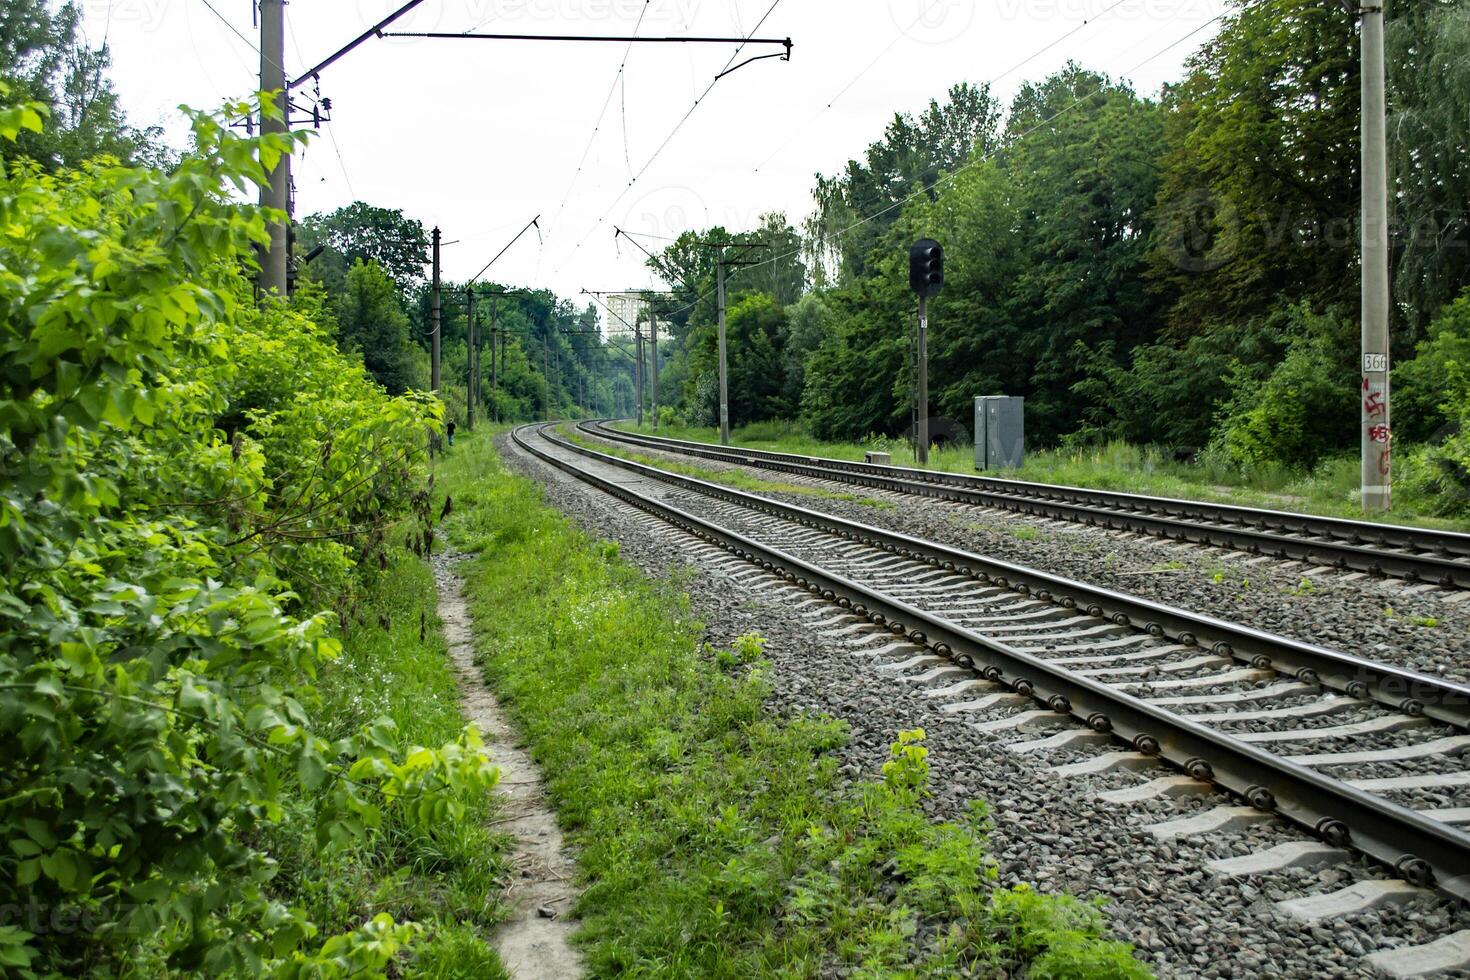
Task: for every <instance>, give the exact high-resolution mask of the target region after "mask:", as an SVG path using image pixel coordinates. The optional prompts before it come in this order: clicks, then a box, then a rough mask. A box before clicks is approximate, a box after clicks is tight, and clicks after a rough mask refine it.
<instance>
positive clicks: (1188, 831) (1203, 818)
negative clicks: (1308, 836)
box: [1147, 806, 1276, 840]
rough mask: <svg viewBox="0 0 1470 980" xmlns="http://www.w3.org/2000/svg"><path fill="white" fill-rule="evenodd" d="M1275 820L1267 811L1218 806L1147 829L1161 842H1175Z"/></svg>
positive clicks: (1251, 807) (1250, 807)
mask: <svg viewBox="0 0 1470 980" xmlns="http://www.w3.org/2000/svg"><path fill="white" fill-rule="evenodd" d="M1274 819H1276V818H1275V816H1274V815H1272V814H1270V813H1267V812H1266V811H1265V810H1257V809H1256V808H1255V807H1253V806H1217V807H1215V808H1213V809H1210V810H1206V811H1204V812H1203V813H1196V814H1193V815H1192V816H1188V817H1181V818H1179V819H1178V820H1166V821H1164V822H1163V823H1156V824H1154V825H1153V826H1151V827H1149V828H1147V829H1148V832H1149V833H1151V834H1153V835H1154V836H1155V837H1157V838H1158V839H1159V840H1173V839H1174V838H1176V837H1196V836H1198V835H1200V834H1214V833H1223V832H1228V831H1232V830H1245V829H1246V828H1247V827H1254V826H1255V825H1256V824H1262V823H1265V822H1267V821H1268V820H1274Z"/></svg>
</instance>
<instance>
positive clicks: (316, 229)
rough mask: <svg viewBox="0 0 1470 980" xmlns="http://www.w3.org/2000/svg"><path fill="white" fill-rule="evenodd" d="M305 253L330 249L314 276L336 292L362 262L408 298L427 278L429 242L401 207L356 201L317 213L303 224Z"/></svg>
mask: <svg viewBox="0 0 1470 980" xmlns="http://www.w3.org/2000/svg"><path fill="white" fill-rule="evenodd" d="M300 240H301V246H300V247H301V249H302V250H303V251H309V250H311V249H312V248H315V247H316V246H318V245H322V246H325V251H324V252H322V254H320V255H318V256H317V257H316V258H315V259H313V260H312V262H311V275H312V276H313V277H314V278H317V279H320V280H322V281H323V282H324V283H326V285H327V289H328V291H329V292H331V293H337V292H340V291H341V290H342V289H343V286H344V283H345V280H346V278H347V274H348V272H349V271H350V270H351V269H352V267H353V266H354V265H356V264H357V263H358V262H371V263H376V264H377V265H378V266H379V267H380V268H381V269H382V270H383V271H384V272H385V273H387V274H388V278H390V279H392V280H393V282H394V283H395V284H397V286H398V288H399V289H400V290H401V291H403V292H404V293H405V294H407V293H408V292H409V291H411V290H412V289H413V288H414V287H416V286H417V285H418V284H419V283H420V282H421V281H422V280H423V278H424V266H425V265H426V264H427V263H428V261H429V239H428V236H427V235H425V234H424V226H423V224H422V222H420V221H419V220H418V219H416V218H409V217H406V216H405V215H404V213H403V212H402V211H401V210H399V209H397V208H379V207H374V206H373V205H371V204H364V203H363V202H362V201H353V202H352V203H351V204H349V205H347V206H346V207H341V208H338V209H337V210H335V211H333V212H331V213H330V214H313V215H310V216H309V217H307V218H306V219H305V220H304V221H302V222H301V228H300Z"/></svg>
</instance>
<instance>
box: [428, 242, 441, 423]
mask: <svg viewBox="0 0 1470 980" xmlns="http://www.w3.org/2000/svg"><path fill="white" fill-rule="evenodd" d="M433 242H434V251H433V264H434V279H433V282H434V286H433V290H432V291H431V293H430V300H429V333H430V336H431V337H433V340H432V341H430V345H429V346H430V353H429V387H430V388H432V389H433V390H434V393H435V394H438V393H439V226H438V225H435V226H434V234H433Z"/></svg>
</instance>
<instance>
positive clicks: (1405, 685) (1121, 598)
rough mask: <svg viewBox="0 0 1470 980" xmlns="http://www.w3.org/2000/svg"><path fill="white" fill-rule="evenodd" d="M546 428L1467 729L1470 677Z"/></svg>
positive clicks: (975, 574)
mask: <svg viewBox="0 0 1470 980" xmlns="http://www.w3.org/2000/svg"><path fill="white" fill-rule="evenodd" d="M542 438H544V439H546V440H547V441H548V442H552V443H554V444H556V445H558V446H561V447H562V448H564V449H569V450H571V451H573V452H576V453H580V454H581V455H584V456H587V457H589V458H593V459H597V460H598V461H599V462H602V463H606V464H608V465H611V466H617V467H619V468H621V469H625V470H629V471H631V472H635V473H640V474H642V475H644V476H648V477H651V478H653V479H657V480H661V481H663V482H665V483H670V484H673V485H676V486H681V487H686V488H688V489H692V490H695V491H697V492H699V493H703V494H706V495H708V496H712V497H716V498H718V499H722V500H728V501H731V502H733V503H737V504H740V505H742V506H745V507H749V508H751V509H752V510H757V511H760V512H762V513H766V514H771V515H775V516H779V517H783V518H786V519H789V520H793V521H798V522H800V523H802V524H804V525H807V526H809V527H819V528H821V529H823V530H826V531H829V532H831V533H833V534H838V535H841V536H842V537H845V538H848V539H851V540H854V541H858V542H859V543H861V544H868V545H873V546H876V547H880V548H883V549H884V550H886V551H889V552H891V553H893V554H898V555H903V556H906V557H910V558H914V559H917V560H919V561H923V562H925V563H926V564H929V565H931V566H933V567H935V568H943V569H945V570H948V571H954V572H956V573H957V574H959V575H964V576H968V577H972V578H975V579H976V580H977V581H979V582H980V583H981V584H984V585H995V586H998V587H1000V588H1009V589H1013V590H1015V591H1017V592H1020V593H1022V594H1025V595H1032V596H1035V597H1036V598H1038V599H1041V600H1044V601H1048V602H1054V603H1056V604H1057V605H1059V606H1062V607H1064V608H1067V609H1080V610H1082V611H1084V612H1086V613H1088V614H1089V615H1093V616H1099V617H1102V618H1105V619H1108V620H1110V621H1111V622H1113V623H1114V624H1116V625H1118V626H1136V628H1138V629H1141V630H1143V631H1144V632H1146V633H1149V634H1151V635H1153V636H1158V637H1166V638H1168V639H1172V640H1174V641H1176V642H1178V643H1181V644H1183V645H1185V646H1199V647H1204V648H1207V649H1209V650H1210V652H1211V653H1214V654H1217V655H1219V656H1228V657H1233V658H1234V659H1236V660H1239V661H1240V662H1242V663H1245V664H1248V665H1250V666H1251V667H1254V668H1256V669H1258V670H1275V671H1277V672H1278V673H1282V674H1287V675H1289V676H1292V677H1295V678H1297V679H1298V680H1301V681H1304V682H1307V683H1311V684H1319V685H1321V686H1322V687H1326V688H1330V689H1332V690H1336V691H1341V692H1343V693H1345V694H1347V695H1349V696H1351V697H1355V698H1362V699H1366V700H1373V701H1377V702H1379V703H1380V704H1383V705H1386V706H1388V707H1390V708H1393V709H1395V710H1398V711H1402V712H1404V713H1405V714H1411V715H1420V714H1422V715H1426V716H1428V717H1431V718H1434V719H1436V720H1438V721H1443V722H1445V723H1447V724H1451V725H1455V726H1456V727H1459V728H1464V729H1470V686H1466V685H1462V684H1456V683H1453V682H1451V681H1447V680H1444V679H1442V678H1438V677H1432V676H1430V675H1428V674H1421V673H1419V672H1417V671H1412V670H1406V669H1404V668H1401V667H1395V666H1393V665H1391V664H1384V663H1380V662H1378V661H1374V660H1370V659H1367V658H1364V657H1358V656H1354V655H1352V654H1349V653H1344V652H1341V651H1337V650H1330V649H1328V648H1326V647H1319V646H1316V645H1314V644H1310V643H1303V642H1302V641H1300V640H1293V639H1291V638H1289V637H1284V636H1280V635H1278V634H1275V633H1267V632H1265V631H1263V630H1257V629H1253V628H1251V627H1249V626H1242V625H1240V624H1237V623H1232V622H1229V621H1228V620H1223V619H1218V618H1216V617H1214V616H1210V615H1207V614H1204V613H1197V612H1191V611H1189V610H1185V609H1180V608H1178V607H1175V606H1168V605H1165V604H1163V603H1159V602H1154V601H1153V600H1150V599H1144V598H1141V597H1139V596H1134V595H1129V594H1127V593H1124V592H1117V591H1114V590H1112V589H1107V588H1103V587H1101V586H1095V585H1088V584H1086V583H1083V582H1078V581H1075V580H1073V579H1068V578H1065V577H1063V576H1060V575H1053V574H1051V573H1049V572H1042V571H1038V570H1036V569H1033V568H1027V567H1026V566H1024V565H1017V564H1014V563H1012V562H1008V561H1003V560H1001V559H997V558H990V557H988V556H985V555H979V554H975V553H974V552H969V551H964V550H962V549H959V548H953V547H950V546H948V545H943V544H939V543H937V542H933V541H926V540H923V539H921V538H915V537H912V536H910V535H907V534H903V533H901V532H898V531H890V530H887V529H885V528H880V527H874V526H873V525H870V524H863V523H860V522H858V521H852V520H848V519H847V518H843V517H837V516H836V515H833V514H825V513H822V512H820V511H814V510H808V509H807V508H805V507H800V506H797V505H796V504H788V503H784V502H782V501H779V500H773V499H771V498H769V497H761V496H757V495H755V494H750V493H745V492H743V491H740V490H735V489H732V488H730V487H724V486H720V485H718V484H715V483H710V482H708V481H705V480H700V479H696V478H695V477H690V476H684V475H683V474H679V473H671V472H669V471H667V470H661V469H659V468H657V467H652V466H647V465H645V464H642V463H638V462H635V461H633V460H628V459H623V458H621V457H619V456H613V455H611V454H608V453H603V452H599V451H597V450H595V449H592V448H590V447H587V446H579V445H577V444H575V443H572V442H568V441H566V440H563V439H561V438H559V437H557V436H555V435H548V434H545V433H543V434H542Z"/></svg>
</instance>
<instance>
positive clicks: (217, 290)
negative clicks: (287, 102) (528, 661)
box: [0, 104, 495, 976]
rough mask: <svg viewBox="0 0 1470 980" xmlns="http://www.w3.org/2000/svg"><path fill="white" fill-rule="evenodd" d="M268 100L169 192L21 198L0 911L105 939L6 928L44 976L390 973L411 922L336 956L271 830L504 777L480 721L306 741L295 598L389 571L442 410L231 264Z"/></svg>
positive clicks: (0, 523) (2, 519)
mask: <svg viewBox="0 0 1470 980" xmlns="http://www.w3.org/2000/svg"><path fill="white" fill-rule="evenodd" d="M31 111H32V110H27V109H22V110H20V113H19V115H17V113H16V110H14V109H8V110H6V111H5V114H4V115H3V116H0V129H4V130H6V131H9V130H10V129H12V128H15V127H18V126H23V125H27V124H29V122H31V121H32V120H33V119H34V117H33V116H32V115H30V114H29V113H30V112H31ZM248 111H257V112H259V111H273V110H272V109H271V107H269V106H266V107H260V106H251V105H244V104H242V105H233V106H229V107H227V108H226V110H225V111H224V113H222V115H221V116H208V115H203V114H195V115H192V116H191V121H192V127H193V134H194V139H195V144H196V147H195V151H194V152H193V153H192V154H190V155H189V156H188V157H186V158H185V159H184V160H182V161H181V162H180V164H179V166H178V167H177V168H176V169H174V170H173V171H172V172H170V173H169V174H167V175H165V174H162V173H159V172H156V171H150V170H144V169H131V168H126V167H122V166H119V165H117V164H116V163H114V162H111V161H108V160H105V159H104V160H98V161H96V162H93V163H88V164H85V165H83V166H82V167H81V168H80V169H78V170H63V171H60V172H58V173H56V174H54V175H51V174H47V173H44V172H43V171H42V170H41V169H40V168H39V167H38V166H36V165H22V166H18V167H16V168H15V169H13V170H12V171H11V172H10V173H9V174H8V175H7V176H6V177H5V178H4V180H3V183H0V218H3V220H0V227H3V229H4V233H3V237H0V269H3V272H0V304H3V307H4V309H5V319H4V322H3V326H0V487H3V490H0V618H3V620H4V623H3V628H0V746H3V753H4V755H5V758H6V763H7V764H6V766H5V768H4V771H3V773H0V831H3V837H4V839H5V840H6V841H7V845H6V848H5V851H4V853H3V854H0V904H4V905H6V906H20V907H26V908H38V909H42V910H45V911H46V912H47V913H48V914H60V915H71V916H73V917H76V916H84V917H86V920H87V921H88V922H89V923H90V924H91V925H90V928H89V929H88V930H87V931H86V932H85V934H79V933H68V932H65V931H49V932H44V933H42V934H38V935H21V934H20V933H17V932H15V931H10V932H8V933H6V935H5V939H4V942H5V943H6V945H5V946H4V947H3V949H4V953H3V955H4V956H5V958H6V959H7V961H9V962H10V963H12V964H15V963H20V962H24V963H26V964H28V968H27V969H28V972H22V973H21V975H22V976H29V975H44V974H47V973H49V972H52V971H58V972H63V973H66V974H72V975H75V974H85V973H92V972H96V973H99V974H106V973H110V972H112V971H113V970H114V969H115V968H116V967H117V966H119V965H120V964H123V963H135V964H137V963H155V961H156V965H157V966H158V970H156V971H154V972H158V971H161V969H162V968H163V967H164V966H165V965H166V967H167V968H168V969H173V970H180V971H200V972H203V973H207V974H211V975H221V974H246V975H252V976H254V975H260V974H262V973H272V972H275V973H279V974H280V975H283V976H298V975H314V976H346V975H349V974H354V975H355V974H358V973H361V972H363V971H369V972H370V971H374V970H381V969H383V967H384V966H385V965H386V964H387V963H388V962H389V961H390V960H391V959H392V958H394V957H395V956H396V955H397V953H398V951H399V950H400V949H401V948H402V947H403V945H404V944H405V943H407V942H408V941H409V940H410V939H411V938H412V936H413V935H414V934H415V931H416V928H415V927H414V926H412V925H410V924H406V923H405V924H395V923H394V922H393V921H392V920H390V919H387V918H386V917H384V918H375V919H374V920H373V921H371V922H368V923H366V924H361V925H358V926H356V927H355V928H351V929H349V930H347V931H344V932H342V933H340V934H339V935H336V936H330V937H326V938H325V940H324V941H323V940H320V939H316V938H314V937H316V936H317V934H318V932H319V930H318V927H317V926H315V925H314V924H313V923H312V922H311V921H309V920H308V918H307V917H306V916H305V915H304V914H303V912H302V911H301V910H300V909H299V908H294V907H292V906H291V905H289V904H287V903H286V902H283V901H281V900H280V899H279V898H277V897H276V896H275V895H274V894H273V893H272V891H271V881H272V879H273V877H274V876H275V875H276V872H277V864H276V862H275V861H274V860H273V858H272V856H271V855H270V854H269V853H268V852H267V851H265V850H262V849H261V848H260V847H258V846H257V843H256V842H257V841H258V840H259V839H260V837H261V835H263V834H265V833H267V832H268V831H269V830H270V828H271V827H273V826H274V825H277V824H279V823H280V822H281V821H283V820H285V819H286V817H287V802H288V796H287V793H288V787H292V788H294V789H293V790H291V791H292V792H298V793H300V794H303V795H304V797H305V798H306V799H309V800H310V801H311V806H310V808H309V811H308V813H307V814H306V818H307V819H308V820H309V821H310V822H311V823H313V824H314V825H315V828H316V830H315V833H316V838H317V841H318V845H319V847H320V848H321V849H322V850H323V852H324V853H328V854H330V853H333V852H334V851H336V850H338V849H343V848H349V847H352V846H354V845H355V844H357V843H358V842H360V841H361V840H363V839H364V838H365V837H367V836H368V835H370V834H372V833H373V832H374V831H375V830H377V829H378V828H390V829H394V828H396V829H398V830H399V831H401V832H421V831H422V828H424V827H425V826H426V825H427V823H428V822H430V821H432V820H433V819H435V818H448V819H451V820H452V819H453V818H454V817H455V816H456V815H457V814H460V813H462V812H463V807H464V805H465V804H464V801H465V799H467V798H469V797H470V796H472V795H473V794H475V793H482V792H483V791H484V789H485V788H486V787H488V786H489V785H490V784H491V782H492V781H493V778H494V774H495V770H494V769H493V768H492V767H490V765H489V763H488V761H487V760H486V757H485V755H484V753H483V751H482V748H481V746H480V743H479V741H478V738H477V736H476V735H475V733H474V732H472V731H471V732H467V733H464V734H463V735H461V736H460V737H459V738H457V739H456V740H454V741H453V742H451V744H449V745H447V746H446V747H445V748H444V749H441V750H437V751H428V750H424V749H420V748H416V747H414V746H405V745H403V744H402V743H401V742H400V740H399V738H398V737H397V734H396V732H395V729H394V726H393V725H392V723H391V722H387V721H376V722H371V723H368V724H364V725H361V726H359V727H357V728H356V729H355V730H353V731H350V732H347V733H344V734H343V735H342V736H341V737H338V738H336V739H335V740H329V739H327V738H325V737H323V736H322V735H321V734H319V733H318V732H316V731H315V730H314V728H313V727H312V714H313V708H314V706H315V704H316V703H317V696H316V692H315V688H314V682H315V679H316V678H318V677H319V676H320V675H321V674H322V673H323V672H324V671H329V670H330V669H331V666H330V665H331V664H332V662H333V661H334V660H335V659H336V658H337V657H338V656H339V654H340V651H341V644H340V642H339V641H338V640H337V639H336V638H334V637H333V636H332V635H331V634H330V631H329V624H330V622H331V617H330V616H329V614H327V613H316V612H313V611H312V610H313V609H314V608H317V607H315V606H314V605H313V606H310V607H308V606H305V604H304V603H303V602H302V593H301V592H299V591H296V590H295V589H294V588H293V586H296V585H298V584H300V585H310V584H312V583H315V584H316V585H317V587H319V588H320V589H321V591H322V592H323V593H324V594H325V593H329V592H334V591H339V590H340V588H341V586H342V582H343V580H344V579H345V575H346V572H347V571H348V570H350V569H351V568H352V567H353V566H354V565H355V564H356V563H357V562H359V561H360V560H361V559H362V558H363V557H365V556H371V555H375V554H381V552H382V547H383V537H384V535H385V534H386V533H387V530H388V529H389V527H390V526H391V525H392V524H393V523H394V522H396V521H400V520H402V519H403V518H404V517H406V516H408V515H407V513H406V512H405V511H406V507H405V505H406V504H407V503H408V498H407V496H406V494H407V493H409V492H410V491H409V489H408V488H409V487H411V486H412V485H413V484H415V483H420V484H421V483H422V480H423V476H424V472H423V454H422V450H421V449H420V448H419V447H421V446H422V444H423V440H424V433H425V430H426V428H427V427H428V426H430V425H431V424H433V423H434V420H435V418H436V416H437V407H436V406H435V404H434V403H433V402H432V401H431V400H428V399H425V398H420V397H405V398H400V399H390V398H388V397H387V396H385V395H384V394H382V392H381V391H380V390H379V389H377V388H376V387H375V386H373V385H371V384H370V383H369V382H367V380H366V379H365V378H364V377H363V376H362V374H361V371H360V369H356V368H354V366H353V365H352V363H351V362H350V361H349V360H347V359H345V358H343V357H341V355H339V354H336V353H335V351H333V350H331V349H330V347H328V346H327V345H326V344H325V343H324V342H322V341H321V338H320V337H319V336H314V335H312V333H311V331H310V330H309V329H307V327H306V325H305V324H304V323H303V322H302V321H301V320H300V319H299V317H298V315H297V314H294V313H292V312H291V311H289V310H286V309H283V308H281V307H279V306H275V305H272V306H267V307H265V308H263V309H261V310H255V309H253V308H251V302H250V296H251V286H250V283H249V282H248V281H247V280H246V279H244V278H243V277H242V275H241V273H240V270H239V264H238V256H240V255H246V254H249V253H250V251H251V249H252V247H253V246H254V245H256V244H257V243H259V242H261V241H263V240H264V239H265V227H264V221H263V217H262V215H261V213H259V212H258V211H257V209H254V208H250V207H243V206H240V205H237V204H234V203H232V202H231V195H232V194H234V193H239V192H241V191H244V190H245V189H246V188H247V187H249V186H251V185H253V184H258V183H259V182H261V181H262V180H263V179H264V176H265V173H266V172H267V170H268V168H270V167H272V166H274V165H275V162H276V161H277V160H278V159H279V157H280V155H281V154H282V153H283V152H285V151H286V150H287V149H288V147H289V145H290V144H291V142H292V141H293V140H294V139H295V138H294V137H290V136H284V135H282V136H275V135H265V136H260V137H257V138H253V139H241V138H239V137H236V136H234V135H232V134H231V133H230V131H229V130H228V129H227V128H226V127H225V125H224V123H223V119H224V118H226V117H228V116H232V115H234V116H237V115H240V114H243V113H245V112H248ZM298 337H300V339H302V341H303V345H304V347H305V349H306V353H308V354H311V355H314V356H321V357H322V358H324V360H323V362H322V363H321V364H320V365H318V367H317V368H316V371H315V373H313V372H312V371H303V372H301V373H300V374H298V375H297V376H295V377H286V376H284V375H282V376H279V377H276V378H274V379H272V378H268V377H266V376H265V374H267V373H269V372H271V371H279V370H282V369H283V368H285V367H297V366H299V365H295V364H293V363H292V358H293V357H296V356H299V355H300V353H301V351H299V350H298V351H293V350H291V349H290V348H291V347H292V344H293V341H295V340H296V339H297V338H298ZM242 351H244V352H247V353H248V354H249V355H250V356H251V357H253V358H256V363H253V364H251V365H242V364H240V363H238V362H237V360H236V359H237V358H238V357H239V355H240V352H242ZM288 383H289V384H290V388H289V389H285V388H284V387H283V386H285V385H286V384H288ZM222 424H229V425H231V426H233V429H232V431H228V432H227V431H225V430H222V429H221V428H219V427H217V426H218V425H222ZM426 501H427V494H426V493H423V492H422V491H420V493H419V495H418V497H417V498H416V500H415V503H418V504H420V506H419V507H418V509H417V511H416V513H415V516H416V517H418V518H419V519H420V520H421V521H423V520H426V518H427V515H426V514H424V512H423V506H422V503H423V502H426ZM428 533H429V532H428V530H427V527H425V531H424V535H425V537H426V538H427V535H428ZM325 580H331V581H325ZM345 611H346V610H345V609H343V610H339V616H340V615H341V614H342V613H343V612H345Z"/></svg>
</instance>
